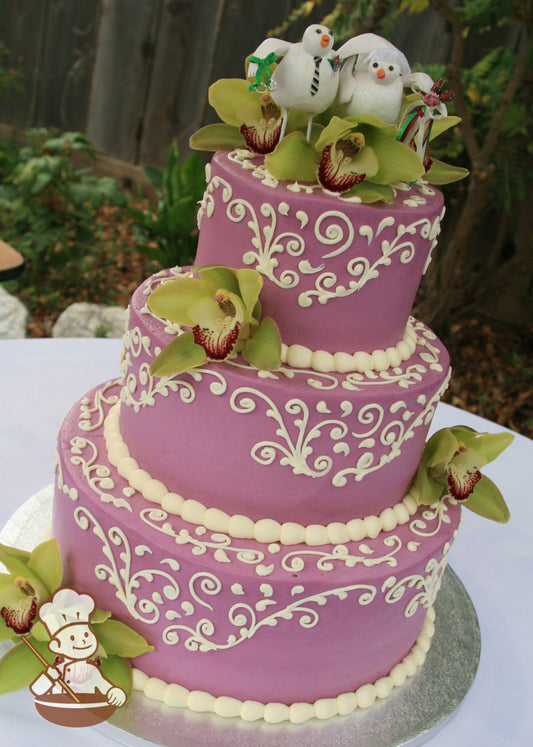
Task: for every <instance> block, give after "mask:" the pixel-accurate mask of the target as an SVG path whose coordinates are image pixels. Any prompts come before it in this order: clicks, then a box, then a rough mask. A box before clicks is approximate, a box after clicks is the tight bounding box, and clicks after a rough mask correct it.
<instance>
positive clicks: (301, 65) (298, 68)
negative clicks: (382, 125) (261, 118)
mask: <svg viewBox="0 0 533 747" xmlns="http://www.w3.org/2000/svg"><path fill="white" fill-rule="evenodd" d="M333 41H334V39H333V34H332V33H331V31H330V30H329V29H328V28H327V27H326V26H323V25H320V24H316V23H315V24H312V25H311V26H308V27H307V29H306V30H305V32H304V35H303V37H302V41H301V42H298V43H292V42H288V41H285V40H283V39H276V38H271V39H265V40H264V41H263V42H261V44H260V45H259V46H258V47H257V49H256V50H255V52H254V53H253V54H252V55H251V57H250V61H249V65H248V73H247V75H248V78H255V82H254V83H253V84H252V85H251V88H254V89H257V88H260V87H261V86H262V85H263V83H264V85H265V86H266V88H267V89H268V90H269V91H270V95H271V96H272V99H273V101H274V102H275V103H276V104H277V105H278V106H280V107H282V108H283V109H284V110H285V111H284V113H283V121H282V127H281V135H280V139H281V138H283V137H284V135H285V131H286V127H287V117H288V113H289V110H291V109H298V110H299V111H304V112H308V114H309V120H308V126H307V139H308V140H309V139H310V135H311V125H312V122H313V117H314V115H315V114H320V113H321V112H324V111H326V109H327V108H328V107H329V106H331V104H332V103H333V102H334V101H335V99H336V98H337V96H338V101H339V103H345V104H346V105H347V114H348V115H351V114H375V115H376V116H378V117H380V118H381V119H383V120H384V121H385V122H390V123H392V122H396V121H397V120H398V117H399V114H400V106H401V101H402V95H403V89H404V87H408V86H411V87H415V86H417V87H418V88H419V90H423V91H429V90H430V88H431V85H432V83H433V81H432V80H431V78H430V77H429V76H428V75H426V74H425V73H411V69H410V67H409V63H408V62H407V59H406V58H405V56H404V55H403V54H402V52H400V51H399V50H398V49H396V47H394V45H393V44H391V43H390V42H388V41H387V40H386V39H383V38H382V37H381V36H378V35H377V34H372V33H367V34H360V35H359V36H355V37H353V38H352V39H350V40H349V41H347V42H346V43H345V44H343V45H342V47H341V48H340V49H339V51H338V52H335V50H334V49H333ZM279 58H281V59H280V61H279V64H278V66H277V67H276V68H275V70H274V72H273V73H272V76H270V72H269V67H270V65H272V63H273V62H275V61H276V60H277V59H279ZM345 62H346V64H345V65H344V66H343V69H342V72H341V74H340V76H339V71H340V68H341V65H343V63H345ZM354 62H356V64H355V67H354ZM263 76H264V77H265V81H263ZM339 79H340V84H339Z"/></svg>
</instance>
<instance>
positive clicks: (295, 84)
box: [248, 23, 340, 139]
mask: <svg viewBox="0 0 533 747" xmlns="http://www.w3.org/2000/svg"><path fill="white" fill-rule="evenodd" d="M332 47H333V34H332V33H331V31H330V30H329V29H328V28H327V27H326V26H322V25H320V24H317V23H314V24H312V25H311V26H308V27H307V29H306V30H305V33H304V35H303V37H302V41H301V42H298V43H296V44H295V43H292V42H288V41H284V40H283V39H275V38H272V39H265V41H263V42H261V44H260V45H259V46H258V47H257V49H256V50H255V52H254V53H253V55H252V57H251V58H250V64H249V65H248V77H249V78H253V77H254V76H257V75H258V73H259V77H261V76H260V73H261V70H262V69H264V68H265V64H271V63H270V61H274V60H275V59H276V58H278V57H281V58H282V59H281V61H280V63H279V65H278V66H277V67H276V69H275V70H274V72H273V73H272V77H271V78H270V79H269V81H268V83H267V86H268V88H269V89H270V93H271V96H272V99H273V101H274V102H275V103H276V104H277V105H278V106H280V107H282V108H284V109H285V112H284V115H283V122H282V128H281V138H282V137H283V136H284V134H285V129H286V126H287V116H288V112H289V110H290V109H298V110H300V111H304V112H308V114H309V123H308V128H307V136H308V139H309V136H310V133H311V124H312V121H313V116H314V115H315V114H319V113H320V112H323V111H325V110H326V109H327V108H328V106H330V105H331V104H332V103H333V102H334V100H335V96H336V95H337V87H338V83H339V70H340V58H339V57H338V56H337V55H336V54H335V52H333V51H332ZM258 82H259V81H257V83H258Z"/></svg>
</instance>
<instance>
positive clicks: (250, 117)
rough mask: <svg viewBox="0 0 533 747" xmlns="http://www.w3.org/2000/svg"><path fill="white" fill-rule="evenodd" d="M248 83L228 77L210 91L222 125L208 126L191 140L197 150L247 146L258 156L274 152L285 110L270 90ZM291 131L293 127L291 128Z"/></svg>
mask: <svg viewBox="0 0 533 747" xmlns="http://www.w3.org/2000/svg"><path fill="white" fill-rule="evenodd" d="M250 88H251V87H250V86H249V85H248V82H247V81H246V80H241V79H239V78H228V79H222V80H218V81H216V83H213V85H212V86H210V88H209V103H210V104H211V106H212V107H213V108H214V109H215V111H216V113H217V114H218V116H219V117H220V119H221V120H222V122H219V123H216V124H210V125H206V126H205V127H202V128H201V129H200V130H198V131H197V132H195V133H194V135H193V136H192V137H191V142H190V145H191V148H196V149H197V150H232V149H233V148H246V147H248V148H249V149H250V150H252V151H253V152H254V153H257V154H258V155H265V154H267V153H271V152H272V151H273V150H274V148H275V147H276V145H277V143H278V142H279V139H280V136H281V121H282V114H283V113H282V110H281V109H280V107H279V106H278V105H277V104H276V103H274V101H273V100H272V97H271V95H270V93H269V92H268V91H263V92H262V93H261V92H259V91H255V90H250ZM289 129H290V128H289Z"/></svg>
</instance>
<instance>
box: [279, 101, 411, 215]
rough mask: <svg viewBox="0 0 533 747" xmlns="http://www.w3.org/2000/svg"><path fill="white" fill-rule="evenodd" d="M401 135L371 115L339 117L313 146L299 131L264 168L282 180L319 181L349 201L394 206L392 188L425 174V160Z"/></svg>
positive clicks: (326, 128)
mask: <svg viewBox="0 0 533 747" xmlns="http://www.w3.org/2000/svg"><path fill="white" fill-rule="evenodd" d="M396 135H397V131H396V128H395V127H394V126H392V125H387V124H385V123H384V122H382V121H381V120H380V119H378V118H377V117H374V116H372V115H364V116H358V117H345V118H341V117H338V116H335V115H334V116H333V117H332V118H331V119H330V121H329V124H328V125H327V126H326V127H324V128H323V129H322V131H321V132H320V134H319V136H318V139H317V140H316V141H315V142H314V143H313V142H311V143H307V142H306V139H305V136H304V134H303V133H302V132H299V131H298V132H294V133H292V134H291V135H289V136H288V137H286V138H284V139H283V140H282V141H281V142H280V143H279V144H278V145H277V146H276V148H275V150H274V151H273V153H270V154H269V155H267V156H266V157H265V165H266V167H267V168H268V170H269V171H270V173H271V174H273V176H275V177H277V178H278V179H287V180H291V181H298V182H312V181H318V182H319V183H320V184H321V186H322V187H323V188H324V189H327V190H328V191H330V192H338V193H342V194H343V196H344V197H357V198H359V199H360V200H361V201H362V202H367V203H368V202H377V201H385V202H392V201H393V200H394V191H393V189H392V187H391V186H390V185H391V184H394V183H395V182H398V181H402V180H403V181H408V182H413V181H416V179H418V178H420V177H421V176H423V175H424V167H423V164H422V162H421V161H420V158H419V157H418V156H417V154H416V153H415V152H414V151H413V150H412V148H409V147H408V146H407V145H404V144H403V143H401V142H399V141H398V140H397V139H396ZM304 141H305V142H304Z"/></svg>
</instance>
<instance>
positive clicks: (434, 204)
mask: <svg viewBox="0 0 533 747" xmlns="http://www.w3.org/2000/svg"><path fill="white" fill-rule="evenodd" d="M443 214H444V199H443V196H442V193H441V192H439V191H438V190H436V189H435V188H434V187H430V186H429V185H427V184H424V183H417V184H416V185H414V186H413V187H411V188H407V187H406V186H405V185H403V188H402V187H401V186H399V187H398V188H397V190H396V197H395V200H394V203H393V204H384V203H379V204H370V205H367V204H361V203H359V202H353V201H350V200H349V199H345V198H342V197H339V196H337V195H334V194H331V193H327V192H324V191H323V189H322V188H321V187H318V186H310V185H303V184H298V183H289V182H282V181H278V180H277V179H275V178H274V177H272V176H271V175H270V174H269V172H268V171H267V170H266V168H265V167H264V164H263V159H262V158H261V157H259V156H254V155H253V154H252V153H250V152H248V151H244V150H243V151H233V152H231V153H217V154H215V156H214V157H213V159H212V161H211V164H210V165H209V166H208V167H207V189H206V191H205V194H204V198H203V200H202V204H201V209H200V213H199V225H200V237H199V244H198V253H197V257H196V264H197V265H206V264H223V265H227V266H229V267H236V268H238V267H251V268H253V269H255V270H257V271H258V272H260V273H261V275H262V276H263V278H264V286H263V290H262V292H261V304H262V309H263V314H264V315H268V316H272V317H273V318H274V319H275V320H276V322H277V324H278V326H279V329H280V332H281V339H282V342H283V343H284V344H285V345H302V346H305V347H306V348H309V349H310V350H312V351H317V350H324V351H326V352H328V353H331V354H335V353H341V352H342V353H348V354H353V353H355V352H358V351H363V352H366V353H372V352H373V351H374V350H385V351H386V350H387V348H393V347H395V346H396V345H397V344H398V343H399V342H400V341H401V340H402V338H403V336H404V331H405V327H406V324H407V320H408V318H409V315H410V313H411V309H412V306H413V302H414V297H415V294H416V291H417V289H418V286H419V283H420V280H421V277H422V274H423V273H424V271H425V269H426V267H427V265H428V263H429V260H430V258H431V251H432V249H433V247H434V246H435V244H436V241H437V236H438V234H439V230H440V222H441V219H442V216H443Z"/></svg>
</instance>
